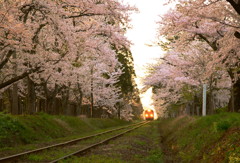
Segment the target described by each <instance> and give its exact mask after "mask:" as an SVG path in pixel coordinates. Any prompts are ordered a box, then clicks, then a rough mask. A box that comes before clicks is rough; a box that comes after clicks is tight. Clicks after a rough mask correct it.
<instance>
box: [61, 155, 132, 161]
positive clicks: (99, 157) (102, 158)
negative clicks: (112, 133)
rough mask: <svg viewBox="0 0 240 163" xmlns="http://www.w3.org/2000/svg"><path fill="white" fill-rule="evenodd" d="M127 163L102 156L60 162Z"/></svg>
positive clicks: (75, 158) (74, 158) (73, 158)
mask: <svg viewBox="0 0 240 163" xmlns="http://www.w3.org/2000/svg"><path fill="white" fill-rule="evenodd" d="M65 162H70V163H127V162H125V161H123V160H120V159H118V158H109V157H107V156H100V155H91V156H89V157H72V158H70V159H67V160H65V161H60V163H65Z"/></svg>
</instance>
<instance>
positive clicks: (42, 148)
mask: <svg viewBox="0 0 240 163" xmlns="http://www.w3.org/2000/svg"><path fill="white" fill-rule="evenodd" d="M143 123H145V122H140V123H135V124H131V125H126V126H123V127H119V128H115V129H111V130H108V131H104V132H100V133H97V134H93V135H89V136H85V137H81V138H77V139H73V140H69V141H66V142H62V143H58V144H54V145H49V146H45V147H41V148H37V149H34V150H30V151H26V152H21V153H18V154H14V155H10V156H6V157H2V158H0V162H8V161H11V160H16V159H18V158H19V157H22V156H24V155H28V154H32V153H36V152H40V151H43V150H46V149H50V148H54V147H60V146H66V145H70V144H73V143H77V142H79V141H82V140H86V139H90V138H92V137H95V136H100V135H103V134H107V133H110V132H113V131H117V130H121V129H125V128H128V127H133V126H136V125H139V124H143Z"/></svg>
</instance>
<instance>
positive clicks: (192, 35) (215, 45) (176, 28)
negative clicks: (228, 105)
mask: <svg viewBox="0 0 240 163" xmlns="http://www.w3.org/2000/svg"><path fill="white" fill-rule="evenodd" d="M159 24H160V29H159V35H160V36H161V37H165V38H166V39H167V40H168V41H167V42H165V43H164V44H161V45H162V46H163V47H164V48H165V49H167V50H168V51H169V52H168V54H167V56H166V57H164V58H163V59H164V61H163V65H162V66H163V67H161V68H160V69H159V70H158V69H155V68H154V69H155V71H154V73H153V76H152V77H154V74H157V73H158V74H159V75H160V76H164V77H167V78H164V79H162V78H160V79H159V80H158V79H157V78H156V80H157V81H156V83H160V86H162V85H161V84H162V82H163V83H166V84H165V85H164V88H165V87H166V88H168V87H167V86H169V85H172V86H171V87H170V88H171V89H168V90H165V92H163V91H161V93H163V94H164V93H165V94H166V95H165V97H166V96H169V95H170V94H171V97H170V98H173V99H174V100H175V101H174V100H173V101H174V102H176V101H179V97H181V96H180V95H181V93H179V90H181V89H182V88H184V86H185V85H186V84H187V85H192V84H191V81H192V80H193V81H195V82H192V83H196V82H198V83H199V84H201V83H203V82H204V83H206V82H207V83H208V85H209V87H210V88H209V89H210V92H209V95H210V96H212V94H213V92H212V90H213V86H214V85H216V83H217V82H218V81H219V82H220V81H221V80H223V81H226V82H225V87H226V88H229V82H228V81H229V79H230V81H232V86H233V87H235V89H232V90H236V88H237V87H238V86H237V81H238V80H239V73H238V71H236V68H237V65H238V63H239V57H238V56H239V54H238V52H239V50H238V47H239V41H238V40H237V39H236V38H235V37H234V36H233V33H234V31H235V30H236V29H238V28H239V15H238V14H236V12H235V11H233V10H232V9H231V7H230V6H229V5H228V3H226V2H223V1H216V2H215V1H214V2H212V1H204V0H201V1H179V2H178V3H177V4H176V7H175V9H172V10H171V11H169V12H168V13H167V14H166V15H164V16H163V17H162V19H161V21H160V22H159ZM224 40H225V41H226V42H224ZM230 42H231V43H230ZM230 53H231V57H230V55H229V54H230ZM183 56H184V57H183ZM199 56H204V58H202V61H201V60H199ZM179 57H180V58H182V59H181V61H179ZM169 59H171V60H169ZM193 59H194V60H195V61H194V60H193ZM196 61H199V62H196ZM230 62H231V65H232V66H233V69H231V67H230V66H229V65H230ZM181 63H184V64H186V66H183V65H184V64H181ZM191 63H192V65H191ZM187 65H191V67H189V66H187ZM198 65H200V66H199V68H198ZM166 70H167V73H166V72H164V71H166ZM182 70H185V72H184V71H182ZM231 72H232V73H233V74H234V75H231ZM166 74H167V75H166ZM226 74H227V75H226ZM233 76H234V77H235V78H234V79H233ZM150 77H151V75H150ZM195 77H197V78H195ZM198 77H199V78H198ZM177 79H181V80H179V82H177V83H176V82H174V81H176V80H177ZM200 79H201V80H200ZM150 80H152V79H151V78H150V79H147V82H146V83H147V84H148V83H149V82H150V83H149V84H150V85H151V81H150ZM186 81H189V82H188V83H187V82H186ZM181 83H182V84H184V83H186V84H184V85H182V84H181ZM213 84H214V85H213ZM161 88H162V87H161ZM238 92H239V91H236V92H235V93H232V97H233V96H235V98H236V96H238V95H237V94H238ZM175 97H176V98H175ZM227 97H229V96H226V98H227ZM208 99H209V98H208ZM210 99H211V97H210ZM170 101H171V100H170ZM180 101H181V100H180ZM210 101H211V100H210ZM234 105H235V108H238V107H237V106H238V104H237V102H236V100H235V103H234ZM233 110H234V109H233Z"/></svg>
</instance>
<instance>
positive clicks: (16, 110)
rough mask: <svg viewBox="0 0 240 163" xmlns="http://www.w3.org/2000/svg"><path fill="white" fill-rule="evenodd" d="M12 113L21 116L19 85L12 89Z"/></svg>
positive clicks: (14, 85)
mask: <svg viewBox="0 0 240 163" xmlns="http://www.w3.org/2000/svg"><path fill="white" fill-rule="evenodd" d="M11 98H12V100H11V113H12V114H14V115H18V114H19V107H18V87H17V84H13V89H12V96H11Z"/></svg>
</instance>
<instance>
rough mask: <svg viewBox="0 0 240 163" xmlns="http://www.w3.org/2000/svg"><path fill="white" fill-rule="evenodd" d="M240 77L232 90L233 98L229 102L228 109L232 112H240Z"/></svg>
mask: <svg viewBox="0 0 240 163" xmlns="http://www.w3.org/2000/svg"><path fill="white" fill-rule="evenodd" d="M239 99H240V79H238V80H237V81H236V82H235V83H234V84H233V85H232V90H231V98H230V100H229V103H228V109H229V111H230V112H240V100H239Z"/></svg>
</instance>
